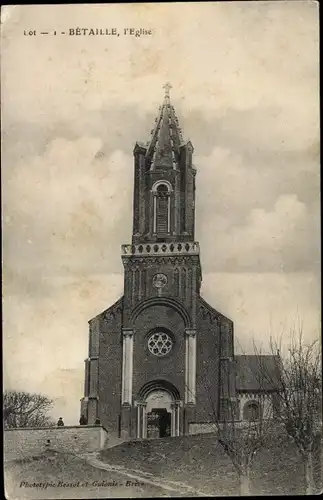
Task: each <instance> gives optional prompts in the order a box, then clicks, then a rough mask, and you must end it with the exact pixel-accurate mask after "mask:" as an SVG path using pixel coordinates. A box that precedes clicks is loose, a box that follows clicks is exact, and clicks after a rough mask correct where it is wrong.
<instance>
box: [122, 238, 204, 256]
mask: <svg viewBox="0 0 323 500" xmlns="http://www.w3.org/2000/svg"><path fill="white" fill-rule="evenodd" d="M121 253H122V256H125V257H128V256H129V257H130V256H132V255H152V256H153V255H199V253H200V245H199V243H198V242H197V241H191V242H187V243H185V242H183V243H144V244H140V245H121Z"/></svg>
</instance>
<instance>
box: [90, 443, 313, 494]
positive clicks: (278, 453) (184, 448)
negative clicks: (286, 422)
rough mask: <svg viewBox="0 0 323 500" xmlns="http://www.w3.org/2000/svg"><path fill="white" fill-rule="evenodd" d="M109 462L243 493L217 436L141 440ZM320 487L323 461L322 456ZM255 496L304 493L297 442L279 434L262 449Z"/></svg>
mask: <svg viewBox="0 0 323 500" xmlns="http://www.w3.org/2000/svg"><path fill="white" fill-rule="evenodd" d="M100 455H101V460H103V461H105V462H107V463H113V464H117V465H122V466H126V467H127V468H132V469H136V470H142V471H147V472H150V473H152V474H154V476H155V477H156V476H158V477H161V478H164V479H165V480H173V481H182V482H185V483H187V484H189V485H191V486H194V487H195V488H198V489H200V490H203V491H204V492H205V493H207V494H209V495H224V496H227V495H237V494H238V492H239V482H238V477H237V474H236V472H235V469H234V467H233V465H232V463H231V461H230V459H229V458H228V457H227V455H226V454H225V453H224V451H223V449H222V447H221V446H220V445H219V444H218V443H217V442H216V439H215V437H214V435H212V434H204V435H197V436H186V437H178V438H163V439H154V440H141V441H139V440H137V441H130V442H127V443H123V444H121V445H118V446H116V447H115V448H111V449H108V450H104V451H102V452H101V454H100ZM315 463H316V480H317V484H318V488H319V483H320V478H319V475H320V469H321V467H320V464H319V461H318V457H316V462H315ZM251 479H252V493H253V494H255V495H278V494H282V495H291V494H302V493H303V492H304V466H303V464H302V461H301V458H300V457H299V455H298V454H297V450H296V448H295V445H293V444H292V443H290V442H289V441H288V440H287V439H286V438H284V437H280V436H275V437H274V439H273V442H272V446H271V448H270V449H264V450H262V451H260V452H259V454H258V455H257V458H256V459H255V464H254V471H253V474H252V477H251Z"/></svg>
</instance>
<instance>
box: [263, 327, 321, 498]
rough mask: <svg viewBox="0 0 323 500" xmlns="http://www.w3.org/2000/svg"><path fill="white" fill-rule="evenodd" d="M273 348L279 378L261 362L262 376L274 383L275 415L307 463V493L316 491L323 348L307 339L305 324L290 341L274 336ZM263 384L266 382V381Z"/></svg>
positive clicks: (292, 335)
mask: <svg viewBox="0 0 323 500" xmlns="http://www.w3.org/2000/svg"><path fill="white" fill-rule="evenodd" d="M270 350H271V352H272V353H276V354H277V353H278V356H276V358H275V359H276V363H277V368H278V370H277V373H278V374H279V377H278V379H277V378H276V377H275V378H273V377H272V374H271V373H270V372H269V371H268V370H267V369H266V367H265V366H264V365H263V363H262V356H261V354H260V352H259V351H258V361H259V367H260V369H259V373H261V376H262V380H261V381H260V384H263V383H264V382H265V384H266V385H268V384H270V385H271V386H274V387H275V393H276V395H277V398H276V404H275V419H276V421H278V422H279V423H280V424H281V425H282V427H283V428H284V429H285V431H286V433H287V434H288V436H289V437H290V438H291V439H292V440H293V442H294V443H295V445H296V447H297V449H298V451H299V453H300V455H301V457H302V458H303V461H304V466H305V483H306V484H305V487H306V494H313V493H314V492H315V481H314V467H313V458H314V453H315V452H316V451H317V450H318V449H319V448H320V447H321V439H322V376H321V373H322V372H321V349H320V344H319V342H318V340H315V341H313V342H310V343H305V341H304V338H303V332H302V328H301V327H299V328H298V331H296V330H295V329H293V330H292V332H291V335H290V338H289V341H288V342H287V344H286V341H285V342H284V343H282V338H280V340H279V341H277V340H274V339H271V341H270ZM263 387H264V385H263Z"/></svg>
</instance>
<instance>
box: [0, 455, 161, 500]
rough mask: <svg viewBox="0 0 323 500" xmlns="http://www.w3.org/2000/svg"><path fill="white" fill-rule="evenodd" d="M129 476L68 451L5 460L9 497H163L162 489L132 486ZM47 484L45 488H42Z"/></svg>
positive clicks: (41, 498) (146, 485) (11, 498)
mask: <svg viewBox="0 0 323 500" xmlns="http://www.w3.org/2000/svg"><path fill="white" fill-rule="evenodd" d="M128 479H129V478H127V477H125V476H123V475H120V474H118V473H117V472H113V471H104V470H100V469H97V468H94V467H92V466H91V465H89V464H88V463H86V461H85V460H83V459H81V458H78V457H76V456H74V455H72V454H69V453H60V452H58V451H53V450H52V451H50V450H49V451H46V452H45V453H42V454H41V455H40V456H38V457H34V458H31V459H28V460H15V461H12V462H6V463H5V491H6V498H7V499H8V500H20V499H21V500H26V499H27V500H28V499H38V500H44V499H46V500H47V499H53V500H54V499H55V500H57V499H68V498H73V499H74V498H80V499H82V498H129V496H131V497H139V498H142V497H148V498H151V497H156V496H163V495H164V494H165V491H164V490H163V489H161V488H158V487H155V486H152V485H149V484H140V485H139V486H134V485H132V486H131V487H129V484H127V480H128ZM44 483H45V484H46V483H48V486H47V487H46V488H44V487H42V485H44Z"/></svg>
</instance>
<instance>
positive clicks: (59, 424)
mask: <svg viewBox="0 0 323 500" xmlns="http://www.w3.org/2000/svg"><path fill="white" fill-rule="evenodd" d="M57 427H64V422H63V419H62V417H59V419H58V421H57Z"/></svg>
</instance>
